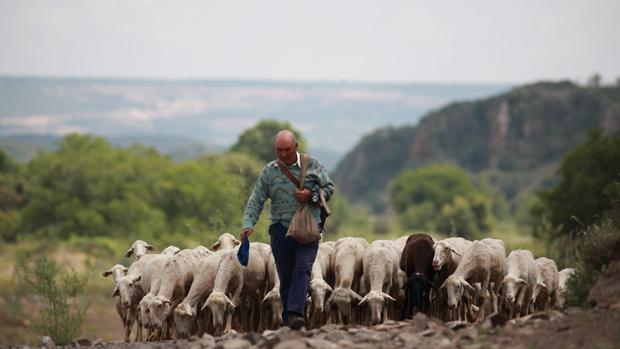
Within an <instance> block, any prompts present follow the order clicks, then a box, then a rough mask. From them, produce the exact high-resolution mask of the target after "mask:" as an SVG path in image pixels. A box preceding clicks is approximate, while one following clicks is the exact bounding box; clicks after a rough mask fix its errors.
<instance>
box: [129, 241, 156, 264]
mask: <svg viewBox="0 0 620 349" xmlns="http://www.w3.org/2000/svg"><path fill="white" fill-rule="evenodd" d="M154 250H155V247H153V246H152V245H149V244H147V243H146V242H144V241H142V240H136V241H135V242H134V243H133V244H132V245H131V247H130V248H129V249H128V250H127V252H125V257H129V256H131V255H132V254H135V255H136V260H138V259H140V258H141V257H142V256H144V255H145V254H147V253H148V251H154Z"/></svg>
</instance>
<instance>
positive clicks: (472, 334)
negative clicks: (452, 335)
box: [458, 327, 478, 341]
mask: <svg viewBox="0 0 620 349" xmlns="http://www.w3.org/2000/svg"><path fill="white" fill-rule="evenodd" d="M458 336H459V338H460V339H464V340H470V341H475V340H476V339H477V338H478V330H477V329H476V328H475V327H467V328H464V329H461V330H460V331H459V332H458Z"/></svg>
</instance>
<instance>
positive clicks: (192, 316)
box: [174, 303, 197, 338]
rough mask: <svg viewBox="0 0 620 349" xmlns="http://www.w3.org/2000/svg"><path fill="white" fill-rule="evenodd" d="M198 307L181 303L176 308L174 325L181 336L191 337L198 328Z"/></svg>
mask: <svg viewBox="0 0 620 349" xmlns="http://www.w3.org/2000/svg"><path fill="white" fill-rule="evenodd" d="M196 313H197V312H196V309H195V308H194V309H192V307H190V306H189V304H186V303H181V304H179V305H178V306H177V307H176V309H175V310H174V325H175V326H176V328H177V331H178V332H179V336H181V338H189V337H190V336H191V335H192V334H193V333H194V332H195V329H196Z"/></svg>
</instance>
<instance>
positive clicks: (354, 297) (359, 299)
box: [351, 290, 362, 302]
mask: <svg viewBox="0 0 620 349" xmlns="http://www.w3.org/2000/svg"><path fill="white" fill-rule="evenodd" d="M351 299H353V300H356V301H358V302H361V301H362V296H360V295H359V294H357V293H355V291H353V290H351Z"/></svg>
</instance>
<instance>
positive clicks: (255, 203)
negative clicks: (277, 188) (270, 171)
mask: <svg viewBox="0 0 620 349" xmlns="http://www.w3.org/2000/svg"><path fill="white" fill-rule="evenodd" d="M268 190H269V187H268V181H267V167H266V166H265V168H263V171H262V172H261V174H260V176H259V177H258V180H257V181H256V184H255V185H254V191H253V192H252V195H250V198H249V199H248V203H247V204H246V206H245V211H244V212H243V229H242V231H241V235H242V236H241V237H243V234H244V232H247V235H252V229H253V228H254V225H255V224H256V222H258V219H259V218H260V214H261V212H262V211H263V206H264V205H265V201H266V200H267V193H268Z"/></svg>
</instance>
